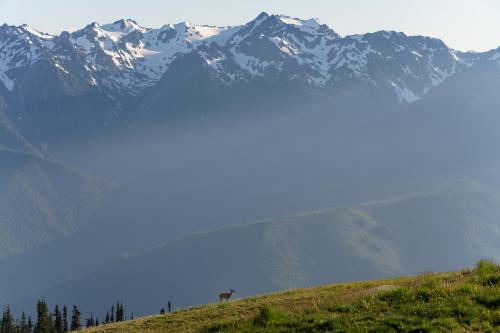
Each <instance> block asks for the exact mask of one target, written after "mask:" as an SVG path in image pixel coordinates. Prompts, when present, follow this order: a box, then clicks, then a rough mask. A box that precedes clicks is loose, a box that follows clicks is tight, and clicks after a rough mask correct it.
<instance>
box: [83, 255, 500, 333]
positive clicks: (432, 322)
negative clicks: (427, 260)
mask: <svg viewBox="0 0 500 333" xmlns="http://www.w3.org/2000/svg"><path fill="white" fill-rule="evenodd" d="M86 332H89V333H90V332H95V333H98V332H99V333H101V332H102V333H110V332H123V333H128V332H147V333H157V332H173V333H176V332H199V333H210V332H261V333H267V332H304V333H306V332H500V266H499V265H497V264H494V263H492V262H489V261H481V262H479V263H478V264H477V266H476V267H475V268H474V269H467V270H463V271H460V272H451V273H429V274H424V275H420V276H416V277H403V278H395V279H387V280H376V281H367V282H352V283H342V284H335V285H328V286H320V287H316V288H308V289H297V290H290V291H286V292H281V293H275V294H269V295H263V296H257V297H251V298H247V299H242V300H235V301H232V302H227V303H222V304H211V305H206V306H199V307H194V308H191V309H186V310H179V311H176V312H174V313H172V314H165V315H159V316H152V317H145V318H140V319H136V320H133V321H128V322H123V323H116V324H110V325H105V326H101V327H97V328H93V329H89V330H87V331H86Z"/></svg>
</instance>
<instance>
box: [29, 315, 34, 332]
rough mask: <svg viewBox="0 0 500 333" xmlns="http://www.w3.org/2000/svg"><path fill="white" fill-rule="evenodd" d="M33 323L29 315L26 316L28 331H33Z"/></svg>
mask: <svg viewBox="0 0 500 333" xmlns="http://www.w3.org/2000/svg"><path fill="white" fill-rule="evenodd" d="M33 329H34V325H33V320H31V317H28V333H31V332H33Z"/></svg>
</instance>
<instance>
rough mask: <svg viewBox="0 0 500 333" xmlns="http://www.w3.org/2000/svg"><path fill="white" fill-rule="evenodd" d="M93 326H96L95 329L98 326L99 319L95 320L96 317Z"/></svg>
mask: <svg viewBox="0 0 500 333" xmlns="http://www.w3.org/2000/svg"><path fill="white" fill-rule="evenodd" d="M95 326H96V327H97V326H99V319H97V317H96V319H95Z"/></svg>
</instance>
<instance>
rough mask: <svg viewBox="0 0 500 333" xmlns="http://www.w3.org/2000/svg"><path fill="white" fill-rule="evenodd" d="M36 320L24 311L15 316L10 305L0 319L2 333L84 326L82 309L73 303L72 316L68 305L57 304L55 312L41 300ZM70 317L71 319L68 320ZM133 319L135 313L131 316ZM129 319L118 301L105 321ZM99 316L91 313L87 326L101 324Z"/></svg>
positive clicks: (58, 331)
mask: <svg viewBox="0 0 500 333" xmlns="http://www.w3.org/2000/svg"><path fill="white" fill-rule="evenodd" d="M36 317H37V319H36V321H35V322H34V321H33V320H32V319H31V317H29V316H26V314H25V313H24V312H23V313H22V314H21V317H20V318H15V316H14V315H13V314H12V311H11V309H10V307H9V306H7V307H6V308H5V310H4V311H3V312H2V319H1V321H0V333H68V332H70V331H77V330H79V329H81V328H82V324H81V321H82V320H81V311H80V309H78V307H77V306H76V305H73V308H72V310H71V316H69V313H68V308H67V307H66V305H64V306H62V308H61V307H60V306H59V305H56V306H55V308H54V311H53V312H50V311H49V308H48V306H47V303H46V302H45V301H44V300H39V301H38V302H37V305H36ZM68 319H69V321H68ZM131 319H133V315H132V316H131ZM125 320H127V319H126V317H125V308H124V306H123V303H121V302H117V303H116V305H113V306H111V311H108V312H107V313H106V317H105V319H104V320H103V323H105V324H109V323H114V322H120V321H125ZM99 325H100V322H99V319H98V318H97V317H94V315H93V314H90V318H87V319H85V327H95V326H99Z"/></svg>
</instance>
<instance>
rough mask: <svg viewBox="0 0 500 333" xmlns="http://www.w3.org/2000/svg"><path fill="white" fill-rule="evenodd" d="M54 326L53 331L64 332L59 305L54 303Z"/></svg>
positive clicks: (56, 332)
mask: <svg viewBox="0 0 500 333" xmlns="http://www.w3.org/2000/svg"><path fill="white" fill-rule="evenodd" d="M54 328H55V333H64V332H63V319H62V314H61V311H60V310H59V305H56V307H55V309H54Z"/></svg>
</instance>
